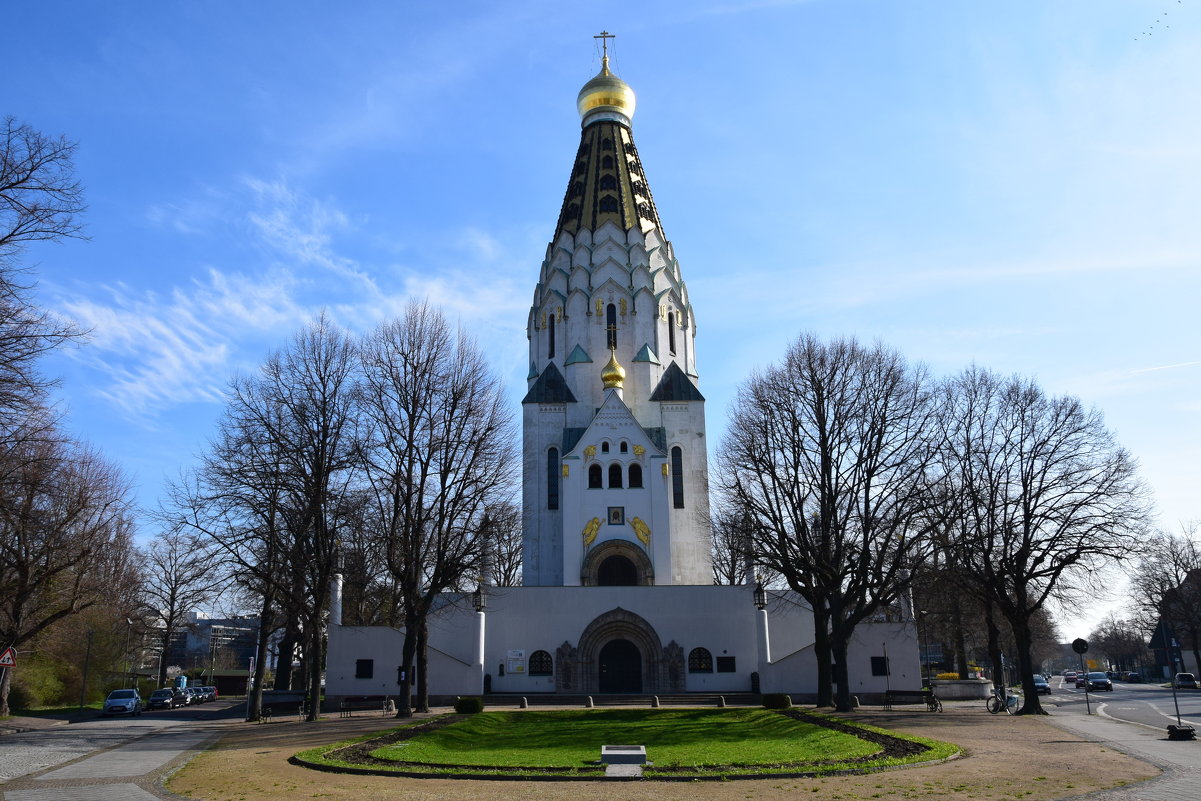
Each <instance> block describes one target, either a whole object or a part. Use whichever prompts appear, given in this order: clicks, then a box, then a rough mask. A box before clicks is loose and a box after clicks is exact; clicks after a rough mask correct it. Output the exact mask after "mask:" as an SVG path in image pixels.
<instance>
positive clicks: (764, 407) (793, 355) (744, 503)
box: [720, 335, 934, 710]
mask: <svg viewBox="0 0 1201 801" xmlns="http://www.w3.org/2000/svg"><path fill="white" fill-rule="evenodd" d="M927 383H928V382H927V378H926V375H925V371H924V370H922V369H920V368H913V367H910V366H908V365H906V363H905V362H904V360H903V359H902V358H901V357H900V355H899V354H897V353H895V352H892V351H889V350H887V349H885V348H884V347H883V346H880V345H876V346H874V347H871V348H866V347H863V346H861V345H859V344H858V343H857V342H855V341H853V340H843V341H835V342H832V343H830V344H826V343H823V342H821V341H819V340H818V339H817V338H816V337H814V336H811V335H804V336H802V337H800V338H799V339H798V340H797V341H796V342H795V343H793V344H792V345H791V346H790V347H789V349H788V352H787V353H786V355H785V357H784V362H783V364H781V365H780V366H779V367H774V368H771V369H768V370H766V371H764V372H762V373H759V374H758V375H755V376H752V378H751V379H750V380H748V381H747V382H746V383H745V384H744V385H743V386H742V387H741V388H740V390H739V393H738V398H737V400H736V402H735V405H734V409H733V411H732V414H731V424H730V429H729V432H728V433H727V435H726V438H725V441H724V444H723V453H722V461H721V463H720V464H721V481H722V483H723V485H724V490H725V492H726V493H728V495H729V497H730V499H731V502H732V503H733V504H734V505H735V506H736V507H739V508H740V509H741V510H742V511H744V512H745V513H746V514H747V515H748V516H749V517H750V519H751V520H752V521H753V525H752V526H751V530H752V532H753V540H754V549H755V559H756V561H757V562H759V563H762V564H764V565H766V566H767V567H769V568H771V569H772V570H774V571H776V572H777V573H778V574H779V575H780V576H781V577H782V578H783V579H784V580H785V581H786V582H787V584H788V586H789V587H790V588H791V589H792V590H794V591H795V592H797V593H798V594H800V595H801V597H803V598H804V599H805V600H806V601H807V602H808V603H809V604H810V606H811V607H812V608H813V615H814V623H815V643H814V651H815V656H816V659H817V674H818V675H817V680H818V704H819V705H828V704H830V703H831V702H832V701H834V702H835V705H836V706H837V707H838V708H839V709H840V710H850V709H851V704H852V700H851V692H850V687H851V682H850V677H849V675H848V666H847V648H848V646H849V643H850V639H851V636H852V633H853V632H854V629H855V627H856V626H857V625H858V624H859V623H861V622H863V621H864V620H866V619H867V618H868V617H869V616H871V615H873V614H876V613H877V612H879V611H881V610H887V609H889V608H890V607H891V606H892V605H893V604H895V603H896V602H897V601H898V600H899V599H900V597H901V593H902V592H903V590H904V588H905V586H906V584H907V581H908V576H909V573H908V571H909V566H910V565H911V564H912V563H913V562H914V561H915V560H916V558H917V552H918V550H919V549H920V548H923V547H925V545H926V543H927V538H926V537H925V536H924V535H925V534H926V533H927V531H928V529H929V527H930V526H931V523H932V518H931V515H930V507H931V497H930V492H929V486H928V484H929V481H928V477H927V468H928V466H929V464H930V463H931V461H932V455H933V452H934V449H933V447H932V445H931V440H930V436H931V428H932V427H931V418H932V412H931V406H930V404H929V400H928V389H927ZM831 663H832V664H833V672H831ZM832 684H836V685H837V688H838V690H837V697H836V698H835V695H834V692H833V688H832Z"/></svg>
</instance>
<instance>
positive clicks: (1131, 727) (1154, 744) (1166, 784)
mask: <svg viewBox="0 0 1201 801" xmlns="http://www.w3.org/2000/svg"><path fill="white" fill-rule="evenodd" d="M1049 720H1050V721H1051V722H1052V723H1053V724H1055V725H1056V726H1059V727H1060V728H1061V729H1064V730H1065V731H1069V732H1072V733H1073V734H1076V735H1079V736H1080V737H1083V738H1084V739H1086V740H1091V741H1094V742H1100V743H1104V744H1106V745H1109V746H1111V747H1112V748H1115V749H1116V750H1118V751H1121V752H1122V753H1125V754H1129V755H1130V756H1132V757H1135V758H1137V759H1141V760H1143V761H1145V762H1150V763H1151V764H1152V765H1155V766H1156V767H1158V768H1160V769H1161V770H1163V775H1162V776H1160V777H1159V778H1157V779H1152V780H1150V781H1147V782H1142V783H1141V784H1138V785H1135V786H1133V787H1131V788H1129V789H1117V790H1101V791H1099V792H1096V793H1089V794H1088V795H1087V796H1083V798H1087V799H1088V801H1187V800H1188V799H1201V740H1169V739H1168V730H1167V727H1166V726H1165V727H1161V728H1151V727H1150V726H1144V725H1142V724H1139V723H1126V722H1123V721H1118V720H1114V719H1113V718H1110V717H1106V716H1104V715H1095V714H1094V715H1091V716H1085V715H1066V714H1059V715H1052V716H1051V717H1050V718H1049Z"/></svg>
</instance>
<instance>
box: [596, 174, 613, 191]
mask: <svg viewBox="0 0 1201 801" xmlns="http://www.w3.org/2000/svg"><path fill="white" fill-rule="evenodd" d="M600 188H601V189H616V188H617V179H616V178H614V177H613V176H612V175H602V176H601V179H600Z"/></svg>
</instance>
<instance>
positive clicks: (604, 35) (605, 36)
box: [592, 31, 617, 58]
mask: <svg viewBox="0 0 1201 801" xmlns="http://www.w3.org/2000/svg"><path fill="white" fill-rule="evenodd" d="M592 38H593V39H600V40H601V47H602V48H603V49H604V52H603V53H602V55H603V56H604V57H605V58H608V57H609V40H610V39H616V38H617V36H616V34H612V33H609V32H608V31H601V32H600V33H598V34H597V35H596V36H593V37H592Z"/></svg>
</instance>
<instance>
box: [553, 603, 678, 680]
mask: <svg viewBox="0 0 1201 801" xmlns="http://www.w3.org/2000/svg"><path fill="white" fill-rule="evenodd" d="M556 659H557V662H556V670H555V690H556V691H557V692H562V693H567V692H570V693H597V692H600V693H637V692H643V693H659V692H684V691H685V690H686V689H687V685H686V673H685V671H684V649H682V648H681V647H680V645H679V643H677V642H676V641H675V640H672V641H671V642H669V643H668V644H667V645H664V644H663V641H662V640H660V639H659V635H658V633H656V632H655V629H654V627H653V626H652V625H651V624H650V622H649V621H648V620H646V618H644V617H642V616H641V615H638V614H636V613H634V612H631V611H629V610H627V609H622V608H621V607H618V608H616V609H611V610H609V611H608V612H605V613H604V614H602V615H600V616H598V617H597V618H596V619H595V620H593V621H592V622H591V623H589V624H588V625H587V626H586V627H585V628H584V631H583V632H582V633H581V634H580V640H579V644H578V645H575V646H573V645H572V644H571V643H569V642H565V643H563V644H562V645H561V646H559V649H558V651H557V652H556Z"/></svg>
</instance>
